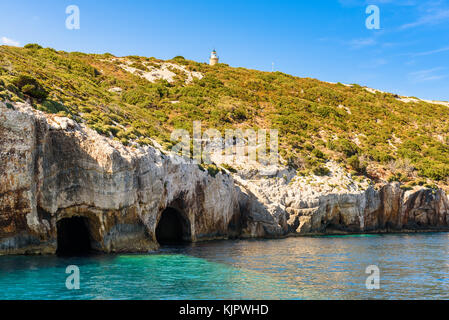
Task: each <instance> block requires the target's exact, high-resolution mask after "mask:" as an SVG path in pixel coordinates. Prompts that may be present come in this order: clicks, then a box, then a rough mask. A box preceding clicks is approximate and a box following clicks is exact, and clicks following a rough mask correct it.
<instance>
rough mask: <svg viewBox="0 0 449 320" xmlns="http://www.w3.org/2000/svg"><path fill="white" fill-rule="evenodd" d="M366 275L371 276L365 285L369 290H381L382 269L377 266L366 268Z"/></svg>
mask: <svg viewBox="0 0 449 320" xmlns="http://www.w3.org/2000/svg"><path fill="white" fill-rule="evenodd" d="M365 273H366V274H369V276H368V278H366V281H365V285H366V288H367V289H368V290H378V289H380V269H379V267H378V266H376V265H370V266H368V267H366V269H365Z"/></svg>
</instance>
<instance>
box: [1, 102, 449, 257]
mask: <svg viewBox="0 0 449 320" xmlns="http://www.w3.org/2000/svg"><path fill="white" fill-rule="evenodd" d="M177 158H178V157H176V156H172V155H169V154H164V152H163V151H161V150H160V149H158V148H156V147H151V146H146V147H136V146H129V147H127V146H123V145H122V144H121V143H120V142H118V141H114V140H113V139H111V138H107V137H104V136H101V135H99V134H98V133H96V132H95V131H93V130H91V129H89V128H88V127H86V126H85V125H83V124H78V123H76V122H74V121H73V120H71V119H68V118H64V117H58V116H55V115H48V114H44V113H42V112H39V111H36V110H34V109H32V108H31V107H30V106H29V105H27V104H11V103H8V104H6V103H3V102H0V254H55V253H56V251H57V249H58V238H59V237H60V236H63V235H61V232H62V231H61V228H62V225H61V224H59V223H60V222H61V221H63V220H65V221H68V220H69V219H71V218H73V217H80V218H83V219H84V221H85V223H86V226H87V228H88V233H89V239H90V245H91V247H92V249H94V250H95V251H99V252H103V253H116V252H148V251H152V250H156V249H157V248H158V247H159V242H158V235H157V232H156V230H157V228H158V225H159V224H160V223H161V221H162V216H163V215H164V212H166V210H167V209H171V210H174V211H175V212H176V213H177V219H178V220H179V221H178V222H179V225H180V229H179V230H180V232H181V233H182V235H181V236H182V239H183V240H185V241H190V242H196V241H204V240H212V239H228V238H282V237H286V236H305V235H323V234H350V233H380V232H420V231H423V232H424V231H449V201H448V198H447V196H446V194H445V192H444V191H443V190H434V189H427V188H423V187H416V188H415V189H413V190H408V191H405V190H403V189H401V188H400V184H399V183H386V184H385V185H383V186H381V187H380V188H379V189H378V190H377V189H375V188H374V187H373V186H370V185H366V186H362V185H358V184H356V183H355V182H354V181H352V180H351V177H350V176H349V175H348V174H347V173H345V172H344V171H342V170H341V169H339V168H337V167H332V164H330V166H331V167H330V168H331V174H330V175H329V177H327V178H326V179H327V180H326V179H324V180H323V179H322V180H320V181H317V182H316V183H315V182H313V181H308V180H307V179H305V178H300V177H297V176H296V174H295V173H294V172H291V171H289V169H287V168H283V169H280V170H278V171H277V172H276V173H274V174H273V175H272V176H269V177H267V176H259V175H258V174H257V173H252V172H251V171H245V170H242V171H239V172H237V173H232V174H231V173H230V172H228V171H226V170H222V171H220V172H218V173H217V174H215V175H214V176H212V175H211V174H210V173H208V172H207V171H206V170H202V169H201V168H200V167H198V165H196V164H194V163H188V162H180V161H179V159H177ZM335 185H340V186H344V187H341V188H340V187H335ZM58 226H59V230H58Z"/></svg>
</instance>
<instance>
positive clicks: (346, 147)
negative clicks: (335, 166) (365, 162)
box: [335, 139, 359, 157]
mask: <svg viewBox="0 0 449 320" xmlns="http://www.w3.org/2000/svg"><path fill="white" fill-rule="evenodd" d="M335 145H336V151H339V152H342V153H343V154H344V155H345V156H346V157H352V156H353V155H355V154H357V153H358V152H359V147H357V145H356V144H355V143H354V142H352V141H349V140H347V139H338V140H337V141H336V142H335Z"/></svg>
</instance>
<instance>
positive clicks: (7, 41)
mask: <svg viewBox="0 0 449 320" xmlns="http://www.w3.org/2000/svg"><path fill="white" fill-rule="evenodd" d="M1 40H2V43H3V44H6V45H7V46H13V47H18V46H20V43H19V41H16V40H13V39H9V38H7V37H2V38H1Z"/></svg>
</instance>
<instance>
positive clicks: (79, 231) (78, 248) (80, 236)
mask: <svg viewBox="0 0 449 320" xmlns="http://www.w3.org/2000/svg"><path fill="white" fill-rule="evenodd" d="M57 230H58V248H57V250H56V254H57V255H59V256H83V255H88V254H90V253H92V247H91V237H90V233H89V221H88V219H87V218H83V217H72V218H65V219H61V220H60V221H58V222H57Z"/></svg>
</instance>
